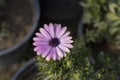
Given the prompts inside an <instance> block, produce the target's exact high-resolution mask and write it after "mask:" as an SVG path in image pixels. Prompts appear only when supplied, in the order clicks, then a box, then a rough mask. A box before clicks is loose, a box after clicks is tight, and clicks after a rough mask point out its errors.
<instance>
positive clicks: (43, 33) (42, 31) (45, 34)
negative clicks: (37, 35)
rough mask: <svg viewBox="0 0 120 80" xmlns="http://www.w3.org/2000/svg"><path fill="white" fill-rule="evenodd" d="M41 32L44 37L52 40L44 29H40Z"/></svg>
mask: <svg viewBox="0 0 120 80" xmlns="http://www.w3.org/2000/svg"><path fill="white" fill-rule="evenodd" d="M40 32H41V34H42V35H44V36H45V37H46V38H47V39H51V37H50V35H49V34H48V32H47V31H46V30H45V29H43V28H40Z"/></svg>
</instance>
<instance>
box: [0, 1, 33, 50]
mask: <svg viewBox="0 0 120 80" xmlns="http://www.w3.org/2000/svg"><path fill="white" fill-rule="evenodd" d="M32 22H33V7H32V5H31V4H30V2H29V1H28V0H5V4H4V6H0V51H2V50H5V49H8V48H10V47H12V46H14V45H15V44H17V43H19V42H20V41H21V40H22V39H23V38H24V37H25V35H26V34H27V33H28V32H29V30H30V28H31V25H32Z"/></svg>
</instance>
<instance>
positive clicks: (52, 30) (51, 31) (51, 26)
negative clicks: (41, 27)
mask: <svg viewBox="0 0 120 80" xmlns="http://www.w3.org/2000/svg"><path fill="white" fill-rule="evenodd" d="M49 29H50V34H51V36H52V37H53V38H54V35H55V30H54V26H53V24H52V23H50V24H49Z"/></svg>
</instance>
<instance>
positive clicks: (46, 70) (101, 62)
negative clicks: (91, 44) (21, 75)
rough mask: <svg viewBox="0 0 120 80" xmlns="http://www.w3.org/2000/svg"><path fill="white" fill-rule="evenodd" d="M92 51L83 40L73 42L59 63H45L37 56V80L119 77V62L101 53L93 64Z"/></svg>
mask: <svg viewBox="0 0 120 80" xmlns="http://www.w3.org/2000/svg"><path fill="white" fill-rule="evenodd" d="M91 54H92V51H91V50H90V49H88V48H87V47H86V45H85V42H84V39H77V40H75V44H74V48H73V49H72V51H71V53H68V54H67V57H65V58H63V59H62V60H60V61H53V60H50V61H46V60H45V59H42V58H41V57H40V56H37V57H36V59H37V61H38V62H37V63H36V66H38V69H39V74H38V75H39V77H38V80H46V79H47V80H108V79H109V80H116V78H117V76H118V75H120V70H119V67H120V62H117V61H115V62H114V60H113V58H112V57H111V56H109V55H107V54H104V53H101V54H99V56H98V57H97V58H96V59H93V58H92V59H93V62H92V61H91V60H90V56H91Z"/></svg>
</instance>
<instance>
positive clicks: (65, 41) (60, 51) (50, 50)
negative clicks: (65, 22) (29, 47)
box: [33, 23, 73, 61]
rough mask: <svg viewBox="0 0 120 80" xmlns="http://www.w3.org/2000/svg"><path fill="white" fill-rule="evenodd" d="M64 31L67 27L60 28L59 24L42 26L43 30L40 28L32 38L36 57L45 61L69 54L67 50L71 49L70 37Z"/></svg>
mask: <svg viewBox="0 0 120 80" xmlns="http://www.w3.org/2000/svg"><path fill="white" fill-rule="evenodd" d="M66 29H67V27H63V28H61V24H52V23H50V24H49V25H47V24H44V28H40V29H39V31H40V32H38V33H36V37H34V38H33V41H34V43H33V45H34V46H35V48H34V51H35V52H36V53H37V55H41V56H42V57H43V58H46V60H47V61H49V60H50V59H53V60H60V59H61V58H62V57H65V56H66V52H68V53H69V52H70V50H69V48H73V46H72V44H71V43H73V40H71V39H72V37H71V36H69V34H70V32H68V31H67V32H66Z"/></svg>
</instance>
